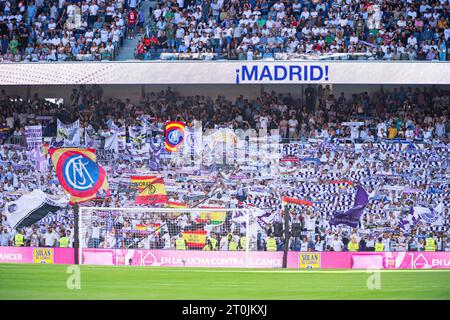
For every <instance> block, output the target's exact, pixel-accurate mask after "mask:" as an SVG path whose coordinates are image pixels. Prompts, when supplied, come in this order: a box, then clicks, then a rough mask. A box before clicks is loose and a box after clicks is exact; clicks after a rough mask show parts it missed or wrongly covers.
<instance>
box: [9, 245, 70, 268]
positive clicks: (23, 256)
mask: <svg viewBox="0 0 450 320" xmlns="http://www.w3.org/2000/svg"><path fill="white" fill-rule="evenodd" d="M40 249H45V250H47V251H48V252H50V254H49V255H48V256H47V257H46V258H47V259H48V260H49V261H52V262H51V263H55V264H74V263H75V257H74V250H73V249H72V248H33V247H0V263H36V261H35V258H36V259H37V257H35V253H36V250H40Z"/></svg>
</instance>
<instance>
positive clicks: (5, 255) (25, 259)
mask: <svg viewBox="0 0 450 320" xmlns="http://www.w3.org/2000/svg"><path fill="white" fill-rule="evenodd" d="M0 262H1V263H33V249H32V248H29V247H0Z"/></svg>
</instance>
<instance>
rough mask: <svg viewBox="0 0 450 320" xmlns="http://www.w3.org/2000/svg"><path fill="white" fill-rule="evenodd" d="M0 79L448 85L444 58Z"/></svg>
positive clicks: (216, 65) (119, 67)
mask: <svg viewBox="0 0 450 320" xmlns="http://www.w3.org/2000/svg"><path fill="white" fill-rule="evenodd" d="M0 83H2V84H4V85H8V84H16V85H26V84H30V85H37V84H44V85H49V84H95V83H96V84H136V83H139V84H179V83H183V84H236V83H240V84H244V83H254V84H258V83H274V84H275V83H290V84H302V83H325V84H326V83H330V84H371V83H373V84H380V83H382V84H450V63H448V62H411V61H402V62H378V61H377V62H371V61H197V62H195V61H151V62H149V61H145V62H144V61H140V62H108V63H101V62H77V63H67V62H61V63H37V64H31V63H20V64H19V63H17V64H16V63H11V64H3V65H2V72H1V73H0Z"/></svg>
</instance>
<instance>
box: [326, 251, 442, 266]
mask: <svg viewBox="0 0 450 320" xmlns="http://www.w3.org/2000/svg"><path fill="white" fill-rule="evenodd" d="M320 255H321V258H320V261H321V264H320V267H321V268H324V269H341V268H343V269H367V268H379V269H450V252H322V253H321V254H320Z"/></svg>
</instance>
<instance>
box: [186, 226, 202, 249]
mask: <svg viewBox="0 0 450 320" xmlns="http://www.w3.org/2000/svg"><path fill="white" fill-rule="evenodd" d="M183 239H184V240H186V244H187V246H188V247H190V248H203V247H204V246H205V244H206V230H194V231H184V232H183Z"/></svg>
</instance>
